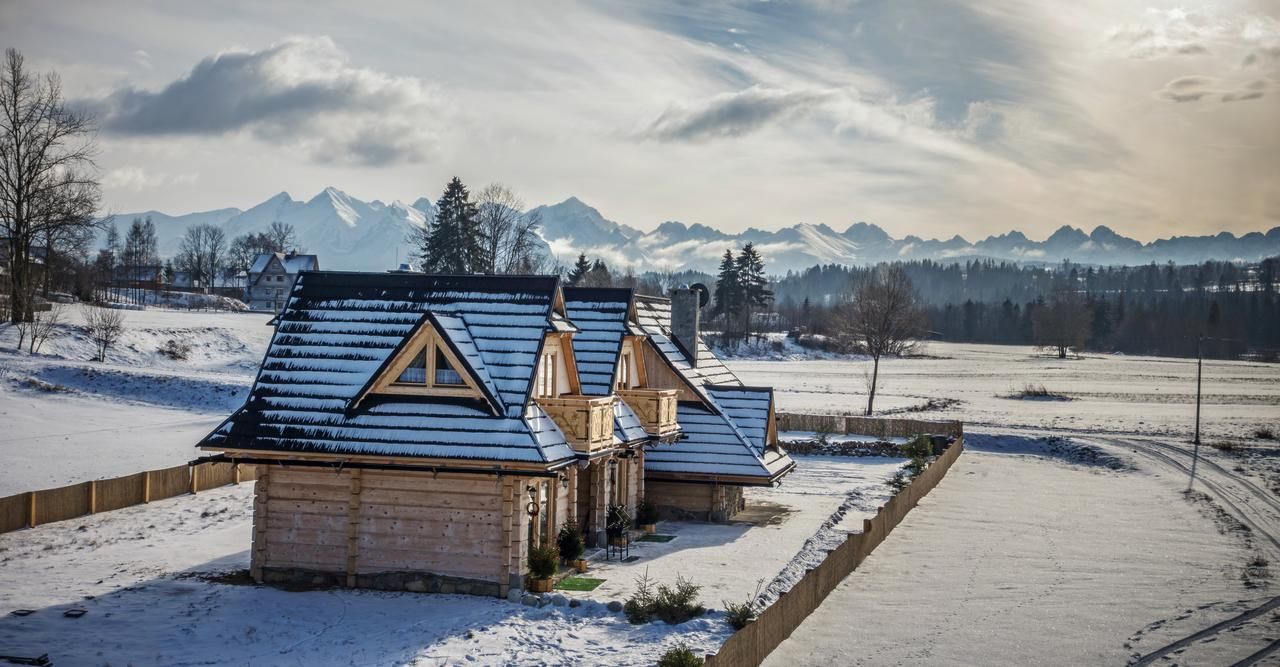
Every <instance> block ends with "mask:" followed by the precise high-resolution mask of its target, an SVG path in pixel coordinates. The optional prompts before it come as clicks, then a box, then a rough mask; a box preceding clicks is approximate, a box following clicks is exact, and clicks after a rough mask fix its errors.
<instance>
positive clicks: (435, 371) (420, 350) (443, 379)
mask: <svg viewBox="0 0 1280 667" xmlns="http://www.w3.org/2000/svg"><path fill="white" fill-rule="evenodd" d="M464 368H465V367H464V366H463V365H462V363H461V362H460V361H459V360H458V358H457V357H456V356H454V353H453V351H452V350H451V349H450V347H449V345H448V343H447V342H446V341H445V340H444V339H443V338H442V337H441V336H440V334H439V333H437V332H436V330H435V328H434V327H432V326H431V324H429V323H424V324H423V326H422V327H421V328H420V329H418V330H417V331H415V332H414V333H413V335H412V336H411V337H410V339H409V341H408V342H407V343H406V344H405V346H404V347H403V348H401V350H400V352H399V353H398V354H397V355H396V356H395V358H394V359H392V360H391V362H390V363H389V364H388V365H387V367H386V370H385V371H384V372H383V373H382V375H381V377H379V378H378V379H377V381H376V382H374V383H373V386H372V387H371V388H370V390H369V393H375V394H423V395H431V396H464V397H473V398H482V397H483V395H482V394H481V392H480V387H479V385H477V384H476V381H475V379H473V378H472V377H471V376H470V374H468V373H467V372H466V371H465V370H463V369H464Z"/></svg>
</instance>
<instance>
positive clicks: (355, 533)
mask: <svg viewBox="0 0 1280 667" xmlns="http://www.w3.org/2000/svg"><path fill="white" fill-rule="evenodd" d="M360 473H361V471H360V470H359V469H356V470H352V471H351V472H350V473H349V474H350V475H351V478H350V492H349V494H348V499H347V587H348V588H355V586H356V570H357V562H356V561H357V560H358V559H359V556H360V491H361V481H362V477H361V474H360Z"/></svg>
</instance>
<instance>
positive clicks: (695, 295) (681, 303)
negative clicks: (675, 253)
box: [671, 287, 702, 367]
mask: <svg viewBox="0 0 1280 667" xmlns="http://www.w3.org/2000/svg"><path fill="white" fill-rule="evenodd" d="M698 300H699V292H698V290H696V289H691V288H688V287H677V288H675V289H673V290H671V338H672V340H674V341H675V344H676V345H678V346H679V347H680V349H681V350H684V355H685V356H686V357H688V359H689V364H690V365H691V366H694V367H697V365H698V334H699V333H700V328H701V317H702V308H701V307H700V306H699V304H698Z"/></svg>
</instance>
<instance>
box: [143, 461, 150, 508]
mask: <svg viewBox="0 0 1280 667" xmlns="http://www.w3.org/2000/svg"><path fill="white" fill-rule="evenodd" d="M149 502H151V471H150V470H148V471H146V472H145V473H143V474H142V503H143V504H144V505H145V504H147V503H149Z"/></svg>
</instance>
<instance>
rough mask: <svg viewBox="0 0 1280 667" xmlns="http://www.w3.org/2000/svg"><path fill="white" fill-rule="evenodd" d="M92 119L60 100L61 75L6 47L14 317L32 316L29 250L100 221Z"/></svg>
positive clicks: (4, 104) (5, 184)
mask: <svg viewBox="0 0 1280 667" xmlns="http://www.w3.org/2000/svg"><path fill="white" fill-rule="evenodd" d="M94 135H95V126H94V123H93V120H92V119H91V118H90V117H89V116H87V115H84V114H81V113H78V112H76V111H73V110H71V109H69V108H68V107H67V106H66V105H65V104H64V102H63V100H62V84H61V81H60V80H59V79H58V76H57V75H56V74H48V75H45V76H43V77H37V76H34V75H32V74H31V73H29V72H27V71H26V69H25V66H24V60H23V57H22V54H20V53H18V52H17V51H16V50H14V49H9V50H7V51H5V60H4V63H3V71H0V235H2V236H5V237H6V242H7V243H8V244H9V259H10V270H9V300H10V307H9V319H10V320H11V321H13V322H21V321H29V320H31V319H32V317H33V311H32V309H31V301H32V298H33V297H34V295H35V281H34V279H33V277H32V272H31V250H32V248H33V247H38V244H39V243H41V242H42V241H45V240H46V239H48V238H49V237H50V236H51V234H53V232H54V230H57V229H59V228H63V227H85V226H92V225H94V224H95V222H94V219H93V213H94V211H95V210H96V209H97V207H98V199H99V197H100V191H99V188H98V182H97V180H96V178H95V177H94V172H95V170H96V167H95V165H94V163H93V155H94V152H95V144H94Z"/></svg>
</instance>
